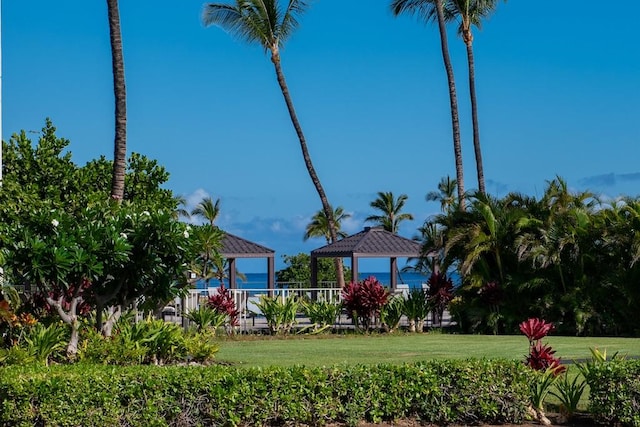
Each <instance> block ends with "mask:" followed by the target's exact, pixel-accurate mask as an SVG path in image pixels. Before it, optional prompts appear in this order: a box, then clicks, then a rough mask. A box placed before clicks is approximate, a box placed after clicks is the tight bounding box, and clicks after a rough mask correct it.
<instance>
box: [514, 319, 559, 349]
mask: <svg viewBox="0 0 640 427" xmlns="http://www.w3.org/2000/svg"><path fill="white" fill-rule="evenodd" d="M553 329H554V327H553V323H550V322H545V321H544V320H542V319H537V318H531V319H527V320H525V321H524V322H522V323H520V331H521V332H522V333H523V334H525V335H526V337H527V338H528V339H529V344H530V345H533V343H534V342H535V341H538V340H541V339H542V338H544V337H546V336H547V335H548V334H549V332H551V331H553Z"/></svg>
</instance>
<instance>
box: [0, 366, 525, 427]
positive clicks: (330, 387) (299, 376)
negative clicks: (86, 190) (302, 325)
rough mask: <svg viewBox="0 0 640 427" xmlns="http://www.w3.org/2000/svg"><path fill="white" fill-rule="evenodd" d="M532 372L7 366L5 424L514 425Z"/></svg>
mask: <svg viewBox="0 0 640 427" xmlns="http://www.w3.org/2000/svg"><path fill="white" fill-rule="evenodd" d="M527 390H528V386H527V371H526V368H524V367H523V366H522V364H520V363H517V362H512V361H491V362H490V361H483V360H470V361H439V362H423V363H417V364H412V365H401V366H393V365H379V366H342V367H328V368H305V367H301V366H298V367H292V368H278V367H273V368H266V369H237V368H232V367H226V366H211V367H206V368H205V367H175V366H174V367H164V368H162V369H159V368H154V367H148V366H136V367H120V368H114V367H104V366H99V365H86V364H79V365H72V366H55V367H51V368H49V369H48V370H44V369H41V368H38V367H11V368H0V399H1V402H2V411H0V424H2V425H13V426H27V425H28V426H32V425H36V424H42V425H111V426H124V425H128V426H146V425H157V426H163V425H244V424H246V425H293V424H296V425H302V424H307V425H322V424H326V423H332V422H342V423H347V424H349V425H356V424H357V423H358V422H359V421H363V420H366V421H370V422H381V421H391V420H394V419H397V418H400V417H410V418H416V419H420V420H421V421H422V422H431V423H437V424H448V423H461V424H463V423H464V424H469V423H514V422H521V421H522V420H523V419H524V416H525V413H526V405H527V399H528V396H527Z"/></svg>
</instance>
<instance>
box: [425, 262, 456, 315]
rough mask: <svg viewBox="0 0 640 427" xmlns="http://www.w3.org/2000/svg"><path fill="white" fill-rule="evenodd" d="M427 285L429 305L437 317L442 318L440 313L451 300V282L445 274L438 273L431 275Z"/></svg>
mask: <svg viewBox="0 0 640 427" xmlns="http://www.w3.org/2000/svg"><path fill="white" fill-rule="evenodd" d="M427 283H428V284H429V290H428V291H427V298H428V299H429V303H430V304H431V305H432V306H433V307H434V309H435V310H436V312H437V313H438V317H439V318H442V313H443V312H444V310H445V309H446V308H447V305H448V304H449V302H450V301H451V300H452V299H453V281H452V280H451V279H450V278H448V277H447V275H446V274H442V273H440V272H438V273H431V276H430V277H429V280H428V281H427Z"/></svg>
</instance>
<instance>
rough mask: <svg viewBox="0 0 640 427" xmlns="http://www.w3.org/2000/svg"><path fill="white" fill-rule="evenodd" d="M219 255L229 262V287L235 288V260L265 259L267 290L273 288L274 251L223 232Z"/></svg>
mask: <svg viewBox="0 0 640 427" xmlns="http://www.w3.org/2000/svg"><path fill="white" fill-rule="evenodd" d="M220 255H221V256H222V257H224V258H226V259H228V260H229V287H230V288H231V289H236V288H237V282H236V259H237V258H266V259H267V288H268V289H269V290H270V291H272V290H273V289H274V288H275V286H274V285H275V283H274V282H275V279H274V273H275V268H274V266H275V259H274V258H275V251H274V250H273V249H269V248H266V247H264V246H262V245H259V244H257V243H253V242H250V241H249V240H246V239H243V238H242V237H238V236H234V235H233V234H230V233H227V232H226V231H225V232H224V236H223V237H222V249H221V250H220Z"/></svg>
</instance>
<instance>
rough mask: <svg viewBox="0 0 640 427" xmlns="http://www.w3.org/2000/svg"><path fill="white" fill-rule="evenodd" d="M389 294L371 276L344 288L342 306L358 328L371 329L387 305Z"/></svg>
mask: <svg viewBox="0 0 640 427" xmlns="http://www.w3.org/2000/svg"><path fill="white" fill-rule="evenodd" d="M388 299H389V292H388V291H386V290H385V289H384V287H383V286H382V285H381V284H380V282H379V281H378V279H376V278H375V277H374V276H369V277H367V278H366V279H364V280H363V281H361V282H357V283H355V282H351V283H349V284H348V285H345V286H344V288H342V304H343V306H344V307H345V308H346V309H347V312H348V313H349V316H350V317H351V319H353V320H354V322H355V325H356V327H360V328H362V329H365V330H367V329H369V328H370V327H371V324H372V322H375V319H376V318H377V317H378V316H379V315H380V309H381V308H382V307H383V306H384V305H385V304H386V303H387V300H388Z"/></svg>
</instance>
